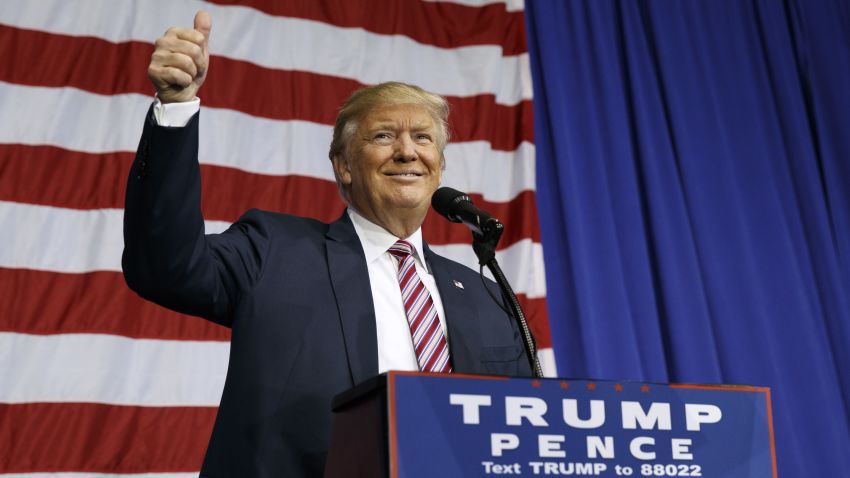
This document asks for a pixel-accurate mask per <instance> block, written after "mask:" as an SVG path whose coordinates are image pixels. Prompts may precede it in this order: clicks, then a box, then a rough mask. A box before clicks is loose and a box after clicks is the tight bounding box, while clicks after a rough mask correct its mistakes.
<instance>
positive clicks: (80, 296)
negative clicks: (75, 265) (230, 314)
mask: <svg viewBox="0 0 850 478" xmlns="http://www.w3.org/2000/svg"><path fill="white" fill-rule="evenodd" d="M0 310H2V311H3V313H2V314H0V331H3V332H21V333H27V334H38V335H47V334H60V333H66V334H67V333H98V334H113V335H121V336H124V337H133V338H149V339H169V340H219V341H227V340H230V329H227V328H226V327H222V326H219V325H215V324H213V323H211V322H207V321H206V320H203V319H199V318H197V317H191V316H188V315H183V314H178V313H176V312H172V311H170V310H167V309H164V308H162V307H160V306H158V305H155V304H153V303H151V302H147V301H145V300H143V299H141V298H140V297H139V296H137V295H136V294H135V293H134V292H132V291H131V290H130V289H128V288H127V285H126V284H125V283H124V278H123V277H122V276H121V274H120V273H118V272H103V271H101V272H89V273H86V274H63V273H59V272H44V271H34V270H28V269H6V268H0Z"/></svg>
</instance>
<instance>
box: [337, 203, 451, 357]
mask: <svg viewBox="0 0 850 478" xmlns="http://www.w3.org/2000/svg"><path fill="white" fill-rule="evenodd" d="M348 217H350V218H351V222H352V223H353V224H354V230H355V232H357V237H359V238H360V244H362V245H363V252H364V253H365V254H366V267H367V268H368V269H369V286H370V287H371V288H372V304H373V305H374V306H375V326H376V328H377V329H378V372H379V373H381V372H386V371H387V370H414V371H418V370H419V362H417V360H416V351H415V350H414V349H413V339H412V338H411V336H410V326H409V325H408V323H407V313H406V312H405V310H404V302H403V300H402V298H401V288H400V287H399V285H398V259H396V258H395V257H394V256H393V255H392V254H390V253H389V252H387V249H389V248H390V246H392V245H393V244H395V242H396V241H397V240H398V238H397V237H395V236H394V235H392V234H390V233H389V232H387V230H386V229H384V228H382V227H381V226H378V225H377V224H374V223H372V222H370V221H369V220H368V219H366V218H365V217H363V216H361V215H360V214H359V213H358V212H357V211H355V210H354V209H352V208H351V207H349V208H348ZM405 240H406V241H407V242H409V243H411V244H412V245H413V258H414V263H415V264H416V272H417V273H418V274H419V279H421V280H422V285H424V286H425V288H426V289H428V292H430V293H431V299H432V300H433V301H434V306H435V307H436V308H437V315H438V316H439V317H440V326H441V327H442V329H443V334H446V319H445V316H446V314H445V313H444V312H443V301H442V300H441V299H440V291H439V290H437V282H436V281H435V280H434V276H433V275H432V274H431V273H430V272H429V271H428V267H427V266H426V265H425V260H424V255H423V250H422V228H419V229H417V230H416V232H414V233H413V234H411V235H410V237H408V238H407V239H405ZM446 339H447V340H448V334H446Z"/></svg>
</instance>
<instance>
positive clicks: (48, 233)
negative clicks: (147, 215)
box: [0, 201, 229, 273]
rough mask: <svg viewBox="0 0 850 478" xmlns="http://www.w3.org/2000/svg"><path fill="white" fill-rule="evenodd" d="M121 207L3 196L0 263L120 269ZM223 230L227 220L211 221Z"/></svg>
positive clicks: (59, 269) (211, 225)
mask: <svg viewBox="0 0 850 478" xmlns="http://www.w3.org/2000/svg"><path fill="white" fill-rule="evenodd" d="M123 218H124V210H123V209H94V210H78V209H64V208H57V207H51V206H38V205H34V204H24V203H15V202H5V201H0V243H2V244H4V247H0V267H10V268H23V269H35V270H50V271H56V272H71V273H74V272H92V271H120V270H121V252H122V251H123V250H124V236H123ZM205 226H206V231H207V232H210V233H214V232H221V231H223V230H225V229H227V227H228V226H229V224H228V223H226V222H221V221H207V222H206V223H205Z"/></svg>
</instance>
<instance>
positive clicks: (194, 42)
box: [148, 11, 212, 101]
mask: <svg viewBox="0 0 850 478" xmlns="http://www.w3.org/2000/svg"><path fill="white" fill-rule="evenodd" d="M211 29H212V18H211V17H210V15H209V13H207V12H204V11H199V12H198V13H197V14H196V15H195V20H194V28H177V27H173V28H169V29H168V31H166V32H165V34H164V35H163V36H161V37H160V38H158V39H157V40H156V42H155V44H154V45H155V48H154V52H153V54H152V55H151V62H150V65H149V66H148V77H149V78H150V80H151V82H152V83H153V85H154V87H156V89H157V94H158V95H159V97H160V99H161V100H163V101H166V100H168V101H188V100H191V99H192V98H193V97H194V94H195V93H196V92H197V91H198V89H199V88H200V87H201V85H202V84H203V83H204V79H205V78H206V74H207V67H208V65H209V58H210V56H209V34H210V31H211Z"/></svg>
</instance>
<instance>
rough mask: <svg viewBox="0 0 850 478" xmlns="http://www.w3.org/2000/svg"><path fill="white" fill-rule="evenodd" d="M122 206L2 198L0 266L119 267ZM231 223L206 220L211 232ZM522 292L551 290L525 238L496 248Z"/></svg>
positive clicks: (453, 250)
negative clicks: (60, 205) (87, 206)
mask: <svg viewBox="0 0 850 478" xmlns="http://www.w3.org/2000/svg"><path fill="white" fill-rule="evenodd" d="M123 214H124V211H123V210H121V209H94V210H77V209H65V208H58V207H51V206H39V205H34V204H23V203H16V202H6V201H0V244H3V247H0V267H9V268H22V269H36V270H50V271H55V272H70V273H79V272H91V271H98V270H106V271H120V270H121V252H122V250H123V247H124V246H123V244H124V239H123V232H122V231H123ZM228 226H229V224H228V223H226V222H222V221H206V223H205V227H206V232H207V233H216V232H221V231H223V230H225V229H227V227H228ZM431 249H433V250H434V252H436V253H437V254H440V255H443V256H445V257H448V258H449V259H453V260H456V261H458V262H460V263H462V264H465V265H467V266H468V267H470V268H473V269H474V270H475V271H477V270H478V266H477V265H476V264H477V263H478V261H477V259H476V258H475V253H474V252H473V251H472V246H470V245H467V244H447V245H432V246H431ZM496 258H497V259H498V261H499V263H500V264H501V266H502V269H503V270H504V271H505V275H506V276H507V277H508V280H510V281H511V285H512V286H513V287H514V290H515V291H516V292H517V293H526V294H528V296H529V297H542V296H544V295H546V285H545V277H544V272H543V271H544V269H543V249H542V247H541V245H540V243H534V242H532V241H531V239H524V240H522V241H519V242H517V243H516V244H512V245H511V246H510V247H507V248H506V249H504V250H501V251H499V252H497V253H496Z"/></svg>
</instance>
